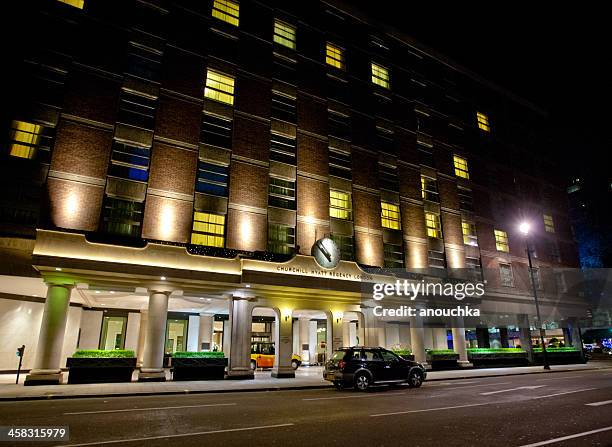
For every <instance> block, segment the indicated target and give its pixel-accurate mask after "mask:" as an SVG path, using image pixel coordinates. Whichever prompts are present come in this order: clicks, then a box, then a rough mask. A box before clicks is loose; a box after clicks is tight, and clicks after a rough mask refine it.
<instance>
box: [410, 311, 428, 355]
mask: <svg viewBox="0 0 612 447" xmlns="http://www.w3.org/2000/svg"><path fill="white" fill-rule="evenodd" d="M410 342H411V345H410V349H411V350H412V354H413V355H414V360H416V361H417V362H419V363H422V364H423V365H426V364H427V355H426V354H425V331H424V330H423V320H422V318H420V317H411V318H410Z"/></svg>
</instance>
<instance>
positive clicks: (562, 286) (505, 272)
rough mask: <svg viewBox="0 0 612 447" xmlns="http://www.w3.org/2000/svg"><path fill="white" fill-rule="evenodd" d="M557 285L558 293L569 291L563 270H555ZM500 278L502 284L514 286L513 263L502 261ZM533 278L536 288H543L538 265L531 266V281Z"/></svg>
mask: <svg viewBox="0 0 612 447" xmlns="http://www.w3.org/2000/svg"><path fill="white" fill-rule="evenodd" d="M531 278H532V279H531ZM554 278H555V287H556V290H557V292H558V293H565V292H567V284H566V282H565V276H564V275H563V272H554ZM499 279H500V284H501V285H502V286H503V287H514V273H513V270H512V264H506V263H500V264H499ZM531 280H533V285H534V286H535V288H536V289H539V290H541V289H542V288H543V284H542V279H541V276H540V269H539V268H537V267H533V268H531V275H530V281H531Z"/></svg>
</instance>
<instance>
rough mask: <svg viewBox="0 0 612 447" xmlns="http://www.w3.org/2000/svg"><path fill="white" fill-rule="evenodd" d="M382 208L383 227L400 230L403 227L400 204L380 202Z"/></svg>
mask: <svg viewBox="0 0 612 447" xmlns="http://www.w3.org/2000/svg"><path fill="white" fill-rule="evenodd" d="M380 208H381V211H382V213H381V216H380V220H381V224H382V226H383V228H390V229H392V230H399V229H400V228H401V218H400V209H399V205H396V204H394V203H388V202H380Z"/></svg>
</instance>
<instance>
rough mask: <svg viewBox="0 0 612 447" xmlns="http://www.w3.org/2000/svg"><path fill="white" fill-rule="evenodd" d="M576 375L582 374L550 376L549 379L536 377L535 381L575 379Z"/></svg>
mask: <svg viewBox="0 0 612 447" xmlns="http://www.w3.org/2000/svg"><path fill="white" fill-rule="evenodd" d="M578 377H584V376H567V377H551V378H550V379H536V382H541V381H543V380H564V379H577V378H578Z"/></svg>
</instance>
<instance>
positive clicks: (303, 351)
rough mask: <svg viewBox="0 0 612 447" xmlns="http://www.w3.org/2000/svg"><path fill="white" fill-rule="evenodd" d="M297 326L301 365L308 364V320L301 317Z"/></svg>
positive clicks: (309, 361) (309, 360)
mask: <svg viewBox="0 0 612 447" xmlns="http://www.w3.org/2000/svg"><path fill="white" fill-rule="evenodd" d="M298 324H299V335H300V338H299V350H298V351H297V352H299V354H300V356H301V357H302V363H304V364H305V365H308V364H310V363H311V362H312V363H314V361H311V359H310V318H305V317H302V318H300V319H299V320H298Z"/></svg>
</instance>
